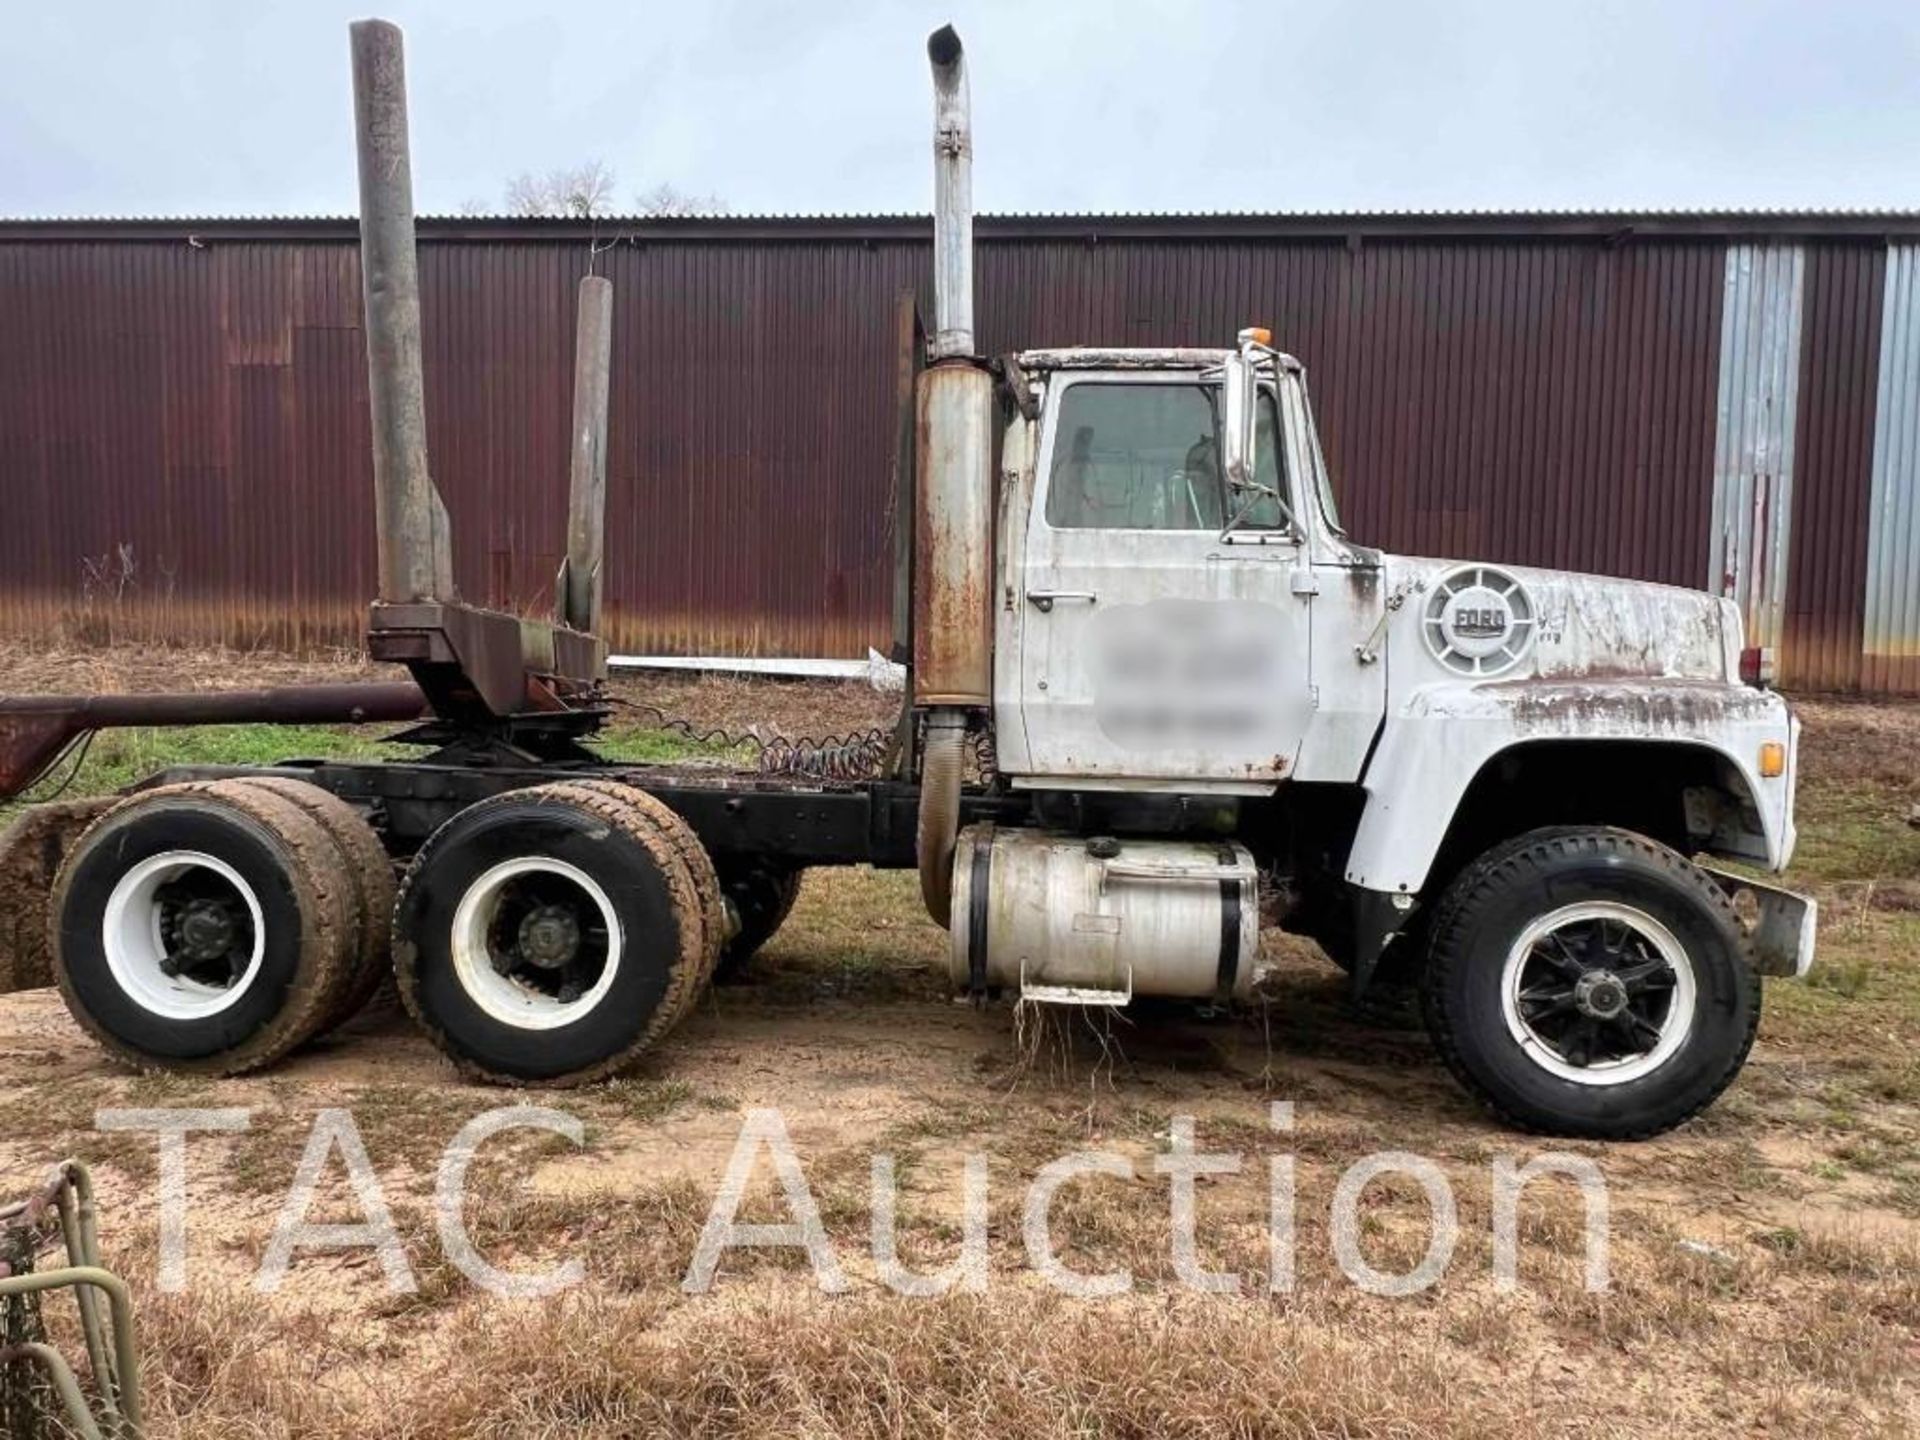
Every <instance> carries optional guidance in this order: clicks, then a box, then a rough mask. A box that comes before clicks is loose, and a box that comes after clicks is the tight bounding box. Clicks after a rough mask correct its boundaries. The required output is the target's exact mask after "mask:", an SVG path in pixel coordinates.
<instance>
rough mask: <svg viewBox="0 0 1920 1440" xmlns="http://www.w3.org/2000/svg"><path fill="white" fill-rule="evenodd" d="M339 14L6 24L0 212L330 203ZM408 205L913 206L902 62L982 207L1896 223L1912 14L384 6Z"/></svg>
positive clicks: (1917, 158)
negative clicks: (964, 149) (1771, 212)
mask: <svg viewBox="0 0 1920 1440" xmlns="http://www.w3.org/2000/svg"><path fill="white" fill-rule="evenodd" d="M369 8H370V7H369V6H367V5H364V4H339V3H335V0H299V3H291V0H282V3H278V4H269V3H264V0H254V3H246V0H233V3H216V0H92V3H88V4H85V5H73V6H66V5H55V4H44V3H36V4H22V3H18V0H16V3H13V4H10V5H9V6H8V7H7V12H8V13H7V15H6V18H5V25H4V31H3V32H0V33H4V35H5V40H4V44H3V45H0V214H6V215H13V216H19V215H220V214H249V215H259V214H314V213H320V214H350V213H351V212H352V210H353V208H354V180H353V146H352V134H351V117H352V105H351V94H350V90H349V82H348V70H347V34H346V23H347V21H348V20H349V19H352V18H356V17H358V16H360V15H364V14H366V13H369ZM374 8H377V9H378V13H384V14H385V15H387V16H388V17H389V18H392V19H395V20H398V21H399V22H400V23H401V24H402V25H404V26H405V27H406V32H407V42H408V56H407V60H408V70H409V75H410V80H411V86H412V106H413V133H414V176H415V185H416V187H417V199H418V203H419V206H420V208H421V209H422V210H423V211H429V212H435V211H441V212H444V211H453V210H458V209H460V208H461V207H462V206H465V205H469V204H471V203H472V202H476V201H480V202H487V203H488V204H490V205H496V206H497V204H498V202H499V201H500V198H501V191H502V189H503V188H504V185H505V182H506V181H507V179H508V178H509V177H510V176H512V175H513V174H515V173H517V172H519V171H522V170H543V169H547V168H550V167H553V166H559V165H567V164H574V163H578V162H580V161H582V160H587V159H595V158H598V159H603V160H605V161H606V162H607V163H608V164H609V165H611V166H612V167H613V168H614V169H615V171H616V172H617V173H618V176H619V182H620V183H619V190H618V194H617V197H616V198H617V199H618V201H619V203H620V205H621V206H622V207H623V208H624V207H627V206H629V205H631V203H632V202H633V200H634V199H635V197H636V196H637V195H638V194H639V193H640V192H641V191H643V190H645V189H648V188H650V187H652V186H653V185H656V184H659V183H662V182H665V183H668V184H671V185H674V186H676V187H678V188H679V189H681V190H685V191H694V192H700V193H708V192H711V193H714V194H717V195H719V196H720V197H721V198H722V199H724V200H725V201H726V203H727V205H728V207H729V208H730V209H731V210H732V211H733V212H734V213H739V214H745V213H789V212H831V211H840V212H848V211H853V212H872V211H908V210H911V211H922V212H924V211H925V210H926V209H927V208H928V207H929V205H930V179H929V174H928V162H927V158H926V157H927V143H928V142H927V137H928V130H929V124H930V118H929V117H930V103H931V102H930V99H929V93H928V81H927V71H926V60H925V51H924V49H923V43H924V40H925V36H926V33H927V31H928V30H929V29H931V28H932V27H933V26H934V25H936V24H938V23H939V22H940V21H943V20H946V19H952V20H953V21H954V22H955V23H956V24H957V25H958V26H959V28H960V31H961V34H962V36H963V37H964V39H965V40H966V42H967V48H968V54H969V59H970V63H971V66H972V72H973V100H974V115H975V127H974V128H975V152H976V168H975V177H974V189H975V200H976V203H977V204H978V205H979V206H980V208H981V209H983V210H992V211H1087V210H1294V209H1334V210H1346V209H1365V210H1374V209H1454V208H1519V209H1540V208H1567V207H1594V208H1635V207H1679V208H1692V207H1711V206H1757V207H1801V206H1858V207H1880V206H1891V207H1920V3H1917V0H1861V3H1823V0H1801V3H1798V4H1793V3H1774V0H1768V3H1730V0H1718V3H1686V0H1653V3H1640V4H1603V3H1575V0H1564V3H1554V0H1532V3H1506V4H1475V3H1458V0H1432V3H1399V0H1393V3H1387V0H1381V3H1341V0H1319V3H1311V4H1300V3H1294V0H1264V3H1253V4H1237V3H1236V4H1228V3H1217V4H1208V3H1140V4H1130V3H1126V0H1085V3H1081V0H1011V3H1003V0H955V3H940V4H931V3H923V0H892V3H869V4H859V3H845V0H843V3H841V4H839V5H834V4H822V3H814V4H804V5H774V4H754V3H746V0H681V3H677V4H670V5H663V4H649V3H645V0H625V3H602V0H572V3H568V4H564V5H561V4H552V5H548V4H542V3H539V0H517V3H515V0H441V3H424V0H422V3H406V0H387V3H385V4H384V7H374Z"/></svg>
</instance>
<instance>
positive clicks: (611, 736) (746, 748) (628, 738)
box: [591, 726, 758, 766]
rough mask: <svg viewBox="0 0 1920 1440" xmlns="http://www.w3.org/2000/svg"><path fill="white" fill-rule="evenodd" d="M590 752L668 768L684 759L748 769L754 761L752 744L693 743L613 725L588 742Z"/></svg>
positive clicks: (677, 736) (659, 732)
mask: <svg viewBox="0 0 1920 1440" xmlns="http://www.w3.org/2000/svg"><path fill="white" fill-rule="evenodd" d="M591 748H592V749H593V751H594V752H595V753H596V754H598V755H601V756H604V757H605V758H606V759H608V760H630V761H632V762H634V763H635V764H642V765H670V764H675V763H678V762H681V761H687V760H705V761H722V762H725V763H727V764H730V765H735V766H751V765H752V764H753V763H754V761H755V760H756V759H757V758H758V757H757V756H756V755H755V753H754V748H753V746H752V745H728V744H726V743H725V742H723V741H718V740H711V741H709V740H696V739H693V738H691V737H689V736H686V735H683V734H681V733H680V732H679V731H677V730H638V729H626V728H622V727H619V726H616V727H614V728H612V729H610V730H608V731H606V732H605V733H604V734H602V735H600V736H599V737H598V738H596V739H595V740H594V741H593V742H592V747H591Z"/></svg>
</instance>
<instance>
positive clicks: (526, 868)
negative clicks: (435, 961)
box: [453, 855, 624, 1030]
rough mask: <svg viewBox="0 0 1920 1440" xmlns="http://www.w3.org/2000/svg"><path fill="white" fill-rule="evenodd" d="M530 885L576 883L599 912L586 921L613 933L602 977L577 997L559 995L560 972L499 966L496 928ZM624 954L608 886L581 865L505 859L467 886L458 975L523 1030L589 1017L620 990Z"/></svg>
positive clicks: (460, 917)
mask: <svg viewBox="0 0 1920 1440" xmlns="http://www.w3.org/2000/svg"><path fill="white" fill-rule="evenodd" d="M530 879H544V880H546V881H548V883H549V888H551V881H552V880H554V879H559V880H563V881H566V882H568V883H569V884H570V885H572V886H573V887H574V888H575V889H576V890H577V891H579V892H580V899H581V900H584V901H586V902H587V903H588V904H590V905H591V906H592V911H591V912H589V913H588V914H587V915H585V916H583V917H582V918H583V919H586V920H589V921H590V920H591V919H592V917H593V914H595V913H597V915H598V918H599V921H600V925H601V927H602V929H603V930H604V932H605V936H606V941H605V945H606V954H605V957H604V959H602V960H601V961H600V964H599V969H598V972H597V975H595V977H594V979H593V983H592V984H591V985H589V986H587V987H586V988H584V989H583V990H581V992H580V993H579V994H578V995H577V996H576V997H575V998H572V999H561V998H560V996H559V994H557V993H555V988H556V987H557V985H558V983H559V982H558V979H557V975H556V974H555V973H554V972H549V973H547V974H544V975H543V974H542V973H541V972H540V970H539V968H538V967H535V966H531V965H522V964H515V965H513V967H512V969H511V971H510V973H506V974H502V973H501V970H500V969H499V967H498V966H497V965H496V964H495V957H496V953H497V951H498V949H499V947H498V946H497V945H496V944H495V943H494V942H495V939H496V938H497V937H496V936H495V926H496V922H498V921H499V920H500V919H501V918H502V910H503V907H504V906H508V905H512V904H515V903H517V901H518V900H519V898H520V897H521V896H522V895H523V893H524V891H525V889H526V885H527V882H528V881H529V880H530ZM578 904H579V902H578V901H575V905H576V907H578ZM623 948H624V946H623V943H622V936H621V932H620V921H619V918H618V917H617V916H616V915H615V914H614V910H613V901H612V900H611V899H609V898H608V896H607V892H606V891H605V890H604V889H602V888H601V886H600V883H599V882H598V881H597V880H595V879H594V878H593V877H592V876H590V875H588V874H587V872H586V871H584V870H582V869H580V868H579V866H577V865H569V864H568V863H567V862H566V861H564V860H555V859H553V858H551V857H549V856H545V855H527V856H522V857H520V858H519V859H515V860H503V861H501V862H500V863H499V864H498V865H495V866H494V867H493V868H492V869H490V870H487V871H486V872H485V873H483V874H482V875H480V876H479V878H477V879H476V880H475V881H474V882H473V883H472V884H471V885H469V886H468V887H467V891H466V893H465V894H464V895H462V896H461V897H460V903H459V905H458V906H456V907H455V908H454V912H453V970H454V975H455V976H456V977H457V978H458V979H459V981H460V988H461V989H463V990H465V991H466V993H467V997H468V998H469V999H470V1000H472V1001H473V1003H474V1004H476V1005H478V1006H479V1007H480V1008H481V1009H482V1010H483V1011H485V1012H486V1013H487V1014H488V1015H490V1016H492V1017H493V1018H494V1019H495V1020H498V1021H499V1022H500V1023H501V1024H503V1025H511V1026H513V1027H514V1028H515V1029H516V1030H553V1029H557V1028H558V1027H560V1026H562V1025H571V1024H573V1023H574V1022H575V1021H578V1020H580V1019H582V1018H584V1017H585V1016H586V1015H587V1014H588V1013H589V1012H591V1011H592V1010H593V1009H594V1007H595V1006H597V1005H599V1004H600V1002H601V1001H602V1000H604V999H605V998H606V995H607V991H608V990H610V989H611V988H612V986H613V980H614V976H615V975H616V974H618V973H619V969H620V957H621V952H622V950H623Z"/></svg>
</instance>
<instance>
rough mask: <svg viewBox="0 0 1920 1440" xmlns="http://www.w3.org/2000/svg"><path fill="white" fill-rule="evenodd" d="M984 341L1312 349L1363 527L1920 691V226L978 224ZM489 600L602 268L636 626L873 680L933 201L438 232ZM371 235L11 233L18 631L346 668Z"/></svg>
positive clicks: (303, 223)
mask: <svg viewBox="0 0 1920 1440" xmlns="http://www.w3.org/2000/svg"><path fill="white" fill-rule="evenodd" d="M977 238H978V241H979V246H980V272H979V280H980V328H981V335H982V342H983V345H984V346H985V347H986V348H988V349H989V350H991V351H994V352H998V351H1003V350H1008V349H1014V348H1018V347H1020V346H1024V345H1032V344H1075V343H1089V344H1123V345H1124V344H1148V343H1153V344H1219V343H1225V342H1226V341H1227V340H1228V339H1229V338H1230V337H1231V336H1232V334H1233V333H1234V331H1235V330H1236V329H1238V328H1239V327H1240V326H1242V325H1244V324H1248V323H1264V324H1271V325H1272V326H1273V327H1274V329H1275V331H1276V335H1277V337H1278V338H1279V341H1280V343H1282V344H1283V345H1284V346H1285V347H1286V348H1288V349H1289V350H1292V351H1293V352H1294V353H1296V354H1298V355H1299V356H1301V358H1302V359H1304V360H1305V361H1306V362H1307V365H1308V367H1309V371H1310V373H1311V376H1312V383H1313V388H1314V392H1315V397H1316V401H1317V404H1318V407H1319V410H1320V414H1321V422H1322V431H1323V438H1324V440H1325V443H1326V446H1327V449H1328V451H1329V456H1330V460H1331V462H1332V465H1333V467H1334V470H1335V474H1336V480H1337V484H1338V486H1339V488H1340V492H1341V498H1342V504H1343V507H1344V508H1345V510H1346V513H1347V518H1348V520H1349V522H1350V528H1351V529H1352V531H1353V533H1354V534H1355V535H1356V536H1357V537H1358V538H1361V539H1364V540H1366V541H1369V542H1371V543H1375V544H1380V545H1384V546H1387V547H1390V548H1394V549H1400V550H1404V551H1409V552H1414V553H1426V554H1435V553H1438V554H1459V555H1463V556H1474V557H1480V558H1487V559H1492V560H1501V561H1508V562H1514V563H1528V564H1542V565H1554V566H1564V567H1573V568H1579V569H1587V570H1598V571H1605V572H1609V573H1614V574H1624V575H1633V576H1640V577H1645V578H1648V579H1655V580H1664V581H1669V582H1673V583H1677V584H1684V585H1693V586H1706V587H1708V588H1712V589H1715V590H1720V591H1723V592H1724V593H1727V594H1731V595H1735V596H1737V597H1739V598H1740V600H1741V601H1742V603H1743V604H1744V605H1745V607H1746V609H1747V613H1748V617H1749V623H1750V625H1751V626H1752V628H1753V630H1754V633H1755V634H1756V635H1759V636H1762V637H1765V638H1767V639H1770V640H1771V641H1772V642H1773V643H1775V644H1777V645H1778V646H1779V647H1780V648H1781V652H1782V659H1783V667H1784V675H1785V678H1786V680H1787V682H1788V683H1789V684H1797V685H1801V686H1805V687H1810V688H1812V687H1818V688H1863V687H1864V688H1869V689H1875V690H1887V691H1904V692H1909V693H1920V215H1915V214H1844V215H1824V214H1808V215H1761V214H1724V215H1670V214H1663V215H1459V216H1448V215H1406V216H1334V215H1325V216H1179V217H1153V216H1118V217H1073V216H1057V217H998V218H996V217H982V218H981V220H980V222H979V225H978V229H977ZM421 240H422V245H421V251H422V255H421V271H422V284H423V290H424V303H425V328H426V336H427V384H428V414H429V421H430V427H431V440H430V443H431V447H432V460H433V467H434V471H435V474H436V477H437V479H438V480H439V483H440V486H441V488H442V490H443V491H444V492H445V494H446V497H447V502H448V506H449V509H450V510H451V512H452V514H453V519H454V531H455V538H456V546H457V553H456V557H455V564H456V571H457V575H458V579H459V583H460V585H461V588H462V589H463V591H464V592H465V593H466V594H467V595H469V596H471V597H476V598H480V599H484V600H486V601H488V602H490V603H493V604H498V605H506V606H521V607H528V606H542V605H544V604H545V603H546V600H547V597H548V595H549V594H550V589H551V582H552V576H553V572H554V569H555V567H556V565H557V563H558V555H559V550H560V547H561V543H562V526H563V521H564V517H563V511H564V506H565V492H566V471H567V433H566V432H567V424H568V394H567V386H568V383H569V382H568V377H569V369H570V354H571V343H572V337H571V329H572V316H573V301H572V292H573V286H574V283H575V281H576V280H577V279H578V277H579V276H580V275H582V274H583V273H586V272H587V271H588V270H589V268H592V269H594V270H597V271H598V272H599V273H602V274H606V275H609V276H610V277H611V278H612V279H613V281H614V284H615V297H616V298H615V307H616V319H615V338H614V347H615V348H614V365H615V390H614V403H613V415H612V434H611V454H610V460H609V466H608V503H609V512H610V515H609V518H610V530H609V537H608V559H609V574H608V578H607V598H608V606H609V613H610V615H611V629H612V637H613V639H614V641H615V643H616V645H617V646H618V647H619V648H622V649H628V650H655V649H657V650H681V651H686V650H714V651H730V650H731V651H741V652H750V653H782V652H784V653H803V654H856V653H859V652H860V651H861V649H862V648H863V647H864V646H865V645H867V644H869V643H875V644H879V645H881V646H882V647H884V645H885V643H886V637H887V635H888V634H889V617H890V604H891V588H890V587H891V575H890V563H891V554H892V539H891V536H892V524H893V516H892V513H891V511H892V507H891V503H890V498H889V497H890V493H891V492H890V488H889V468H890V464H891V459H892V455H893V448H894V423H895V416H894V411H893V403H894V402H893V397H894V384H895V376H894V361H895V356H894V350H893V345H894V341H893V306H894V301H895V297H896V296H897V295H898V293H899V292H900V291H901V290H902V288H919V289H921V290H922V291H924V289H925V286H926V284H927V276H928V272H929V269H930V253H929V252H930V226H929V224H928V222H927V221H926V220H925V219H923V218H918V217H883V218H871V219H861V218H845V219H836V218H828V219H750V218H739V219H719V220H675V221H652V220H648V221H617V220H615V221H599V222H591V223H589V222H567V221H524V220H478V221H476V220H441V221H425V222H423V223H422V225H421ZM359 322H360V313H359V277H358V269H357V261H356V250H355V245H354V228H353V224H352V222H351V221H347V220H262V221H236V220H222V221H212V220H208V221H112V220H106V221H46V222H0V497H4V500H5V507H6V523H5V524H3V525H0V629H4V630H8V631H13V632H21V631H46V630H52V629H55V628H60V627H64V628H66V629H68V630H79V631H83V632H90V633H105V632H108V631H113V632H116V633H120V634H124V635H131V636H136V637H139V636H148V637H152V638H155V639H220V640H226V641H231V642H234V643H238V644H242V645H247V644H256V643H271V644H278V645H310V644H315V643H345V644H351V643H354V641H355V639H356V637H357V635H358V633H359V629H360V624H361V616H362V613H363V606H364V603H365V600H366V598H367V596H368V595H369V594H370V593H371V588H372V584H373V575H372V569H373V536H372V513H371V479H370V464H369V460H368V453H367V422H366V414H365V401H366V396H365V385H366V382H365V374H364V362H363V356H362V349H361V337H360V332H359Z"/></svg>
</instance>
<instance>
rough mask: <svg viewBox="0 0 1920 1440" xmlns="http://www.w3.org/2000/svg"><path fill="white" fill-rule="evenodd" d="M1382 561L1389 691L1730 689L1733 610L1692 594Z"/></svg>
mask: <svg viewBox="0 0 1920 1440" xmlns="http://www.w3.org/2000/svg"><path fill="white" fill-rule="evenodd" d="M1382 558H1383V570H1384V576H1383V578H1384V581H1385V595H1386V603H1387V605H1388V607H1389V608H1390V609H1391V610H1392V611H1393V614H1392V616H1391V621H1390V625H1389V631H1388V635H1389V649H1390V652H1391V656H1392V663H1393V667H1394V671H1395V677H1396V683H1397V684H1404V683H1409V682H1411V683H1415V684H1418V683H1421V682H1422V681H1423V680H1440V679H1453V680H1467V681H1474V680H1495V679H1498V680H1506V681H1513V680H1527V679H1539V680H1556V681H1565V680H1595V681H1605V680H1626V679H1636V680H1649V679H1659V680H1695V681H1701V680H1705V681H1718V682H1725V683H1734V684H1737V683H1738V678H1739V660H1740V647H1741V645H1742V644H1743V643H1744V638H1743V633H1742V624H1741V619H1740V610H1739V607H1738V606H1736V605H1735V604H1734V603H1733V602H1732V601H1731V600H1722V599H1719V598H1717V597H1715V596H1712V595H1709V594H1706V593H1705V592H1704V591H1699V590H1684V589H1681V588H1680V587H1678V586H1675V585H1655V584H1651V583H1649V582H1647V581H1643V580H1619V579H1614V578H1611V577H1608V576H1603V575H1582V574H1579V573H1577V572H1575V571H1570V570H1540V569H1535V568H1533V567H1531V566H1526V565H1492V564H1484V563H1481V562H1478V561H1462V560H1430V559H1425V558H1420V557H1410V556H1396V555H1389V556H1384V557H1382Z"/></svg>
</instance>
